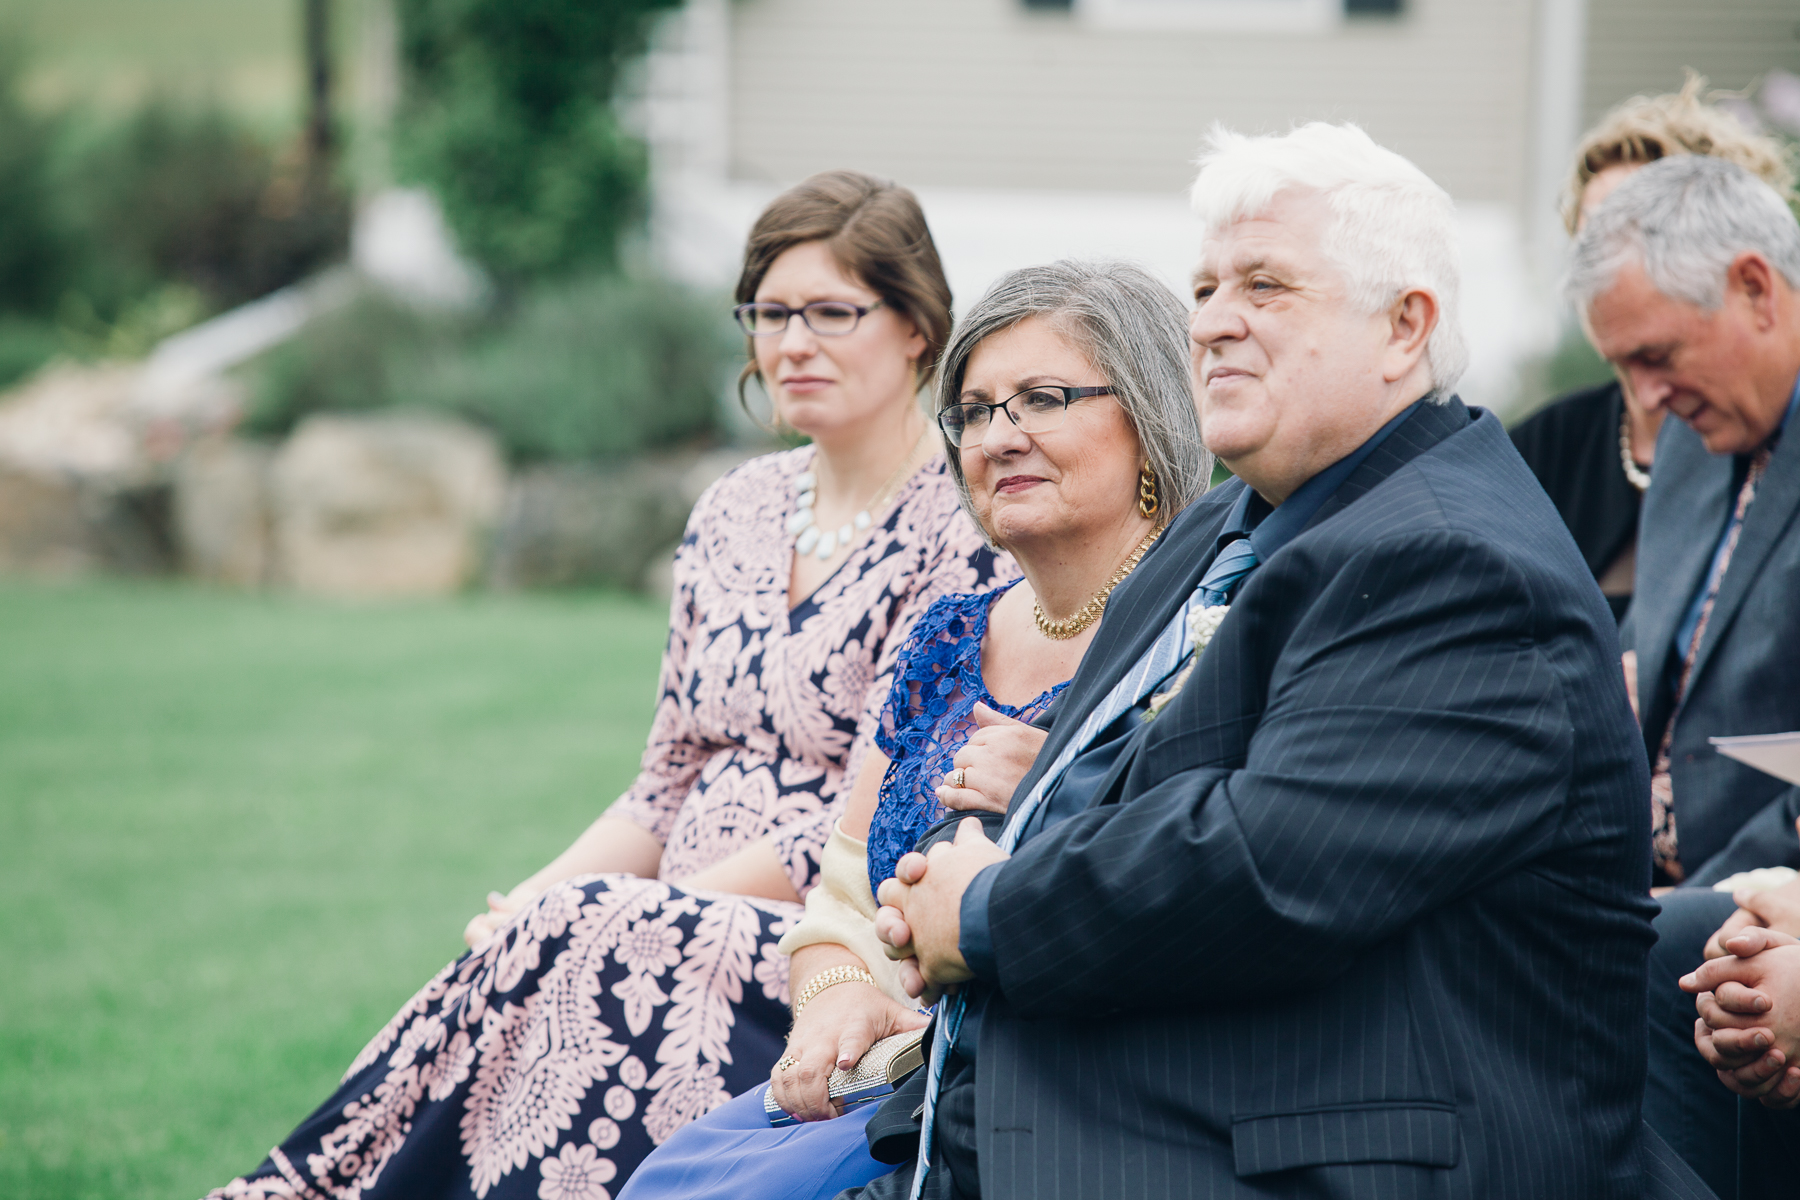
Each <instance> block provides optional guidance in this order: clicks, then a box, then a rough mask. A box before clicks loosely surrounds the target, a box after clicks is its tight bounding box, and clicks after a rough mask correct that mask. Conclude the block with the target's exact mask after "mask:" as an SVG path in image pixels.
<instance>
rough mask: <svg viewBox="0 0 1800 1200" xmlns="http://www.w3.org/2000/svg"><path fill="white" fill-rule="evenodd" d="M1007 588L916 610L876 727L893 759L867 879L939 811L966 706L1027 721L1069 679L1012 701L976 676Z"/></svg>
mask: <svg viewBox="0 0 1800 1200" xmlns="http://www.w3.org/2000/svg"><path fill="white" fill-rule="evenodd" d="M1008 586H1009V587H1010V586H1011V585H1008ZM1006 590H1007V589H1006V588H996V589H995V590H993V591H991V592H983V593H979V594H976V595H955V596H944V597H942V598H940V599H939V600H938V601H937V602H936V603H934V604H933V605H932V606H931V608H930V609H929V610H927V611H926V613H925V615H924V616H922V617H920V618H919V623H918V625H916V626H915V627H914V629H913V636H912V639H911V641H909V642H908V644H907V646H906V649H905V651H904V652H903V653H902V655H901V657H900V662H899V665H898V667H897V668H896V670H895V672H894V687H893V691H892V692H891V693H890V695H889V698H888V707H887V710H886V712H884V713H883V715H882V727H881V730H880V732H879V733H877V734H876V744H877V745H879V746H880V747H881V751H882V753H883V754H886V755H887V756H888V758H890V759H891V760H893V761H892V763H891V765H890V766H889V767H888V770H887V774H886V775H885V776H884V777H883V778H882V781H881V797H880V800H879V801H878V802H877V804H876V807H875V817H874V819H873V821H872V823H871V824H870V826H869V886H870V887H872V888H874V889H876V890H877V891H879V890H880V887H881V881H882V880H884V879H886V878H888V877H889V876H890V875H892V874H893V873H894V864H896V863H898V862H899V861H900V856H901V855H903V854H905V853H907V852H908V851H909V850H911V849H912V848H913V846H914V845H915V844H916V843H917V842H918V840H919V836H920V835H921V834H923V833H924V832H925V831H926V830H927V829H929V828H930V827H931V826H932V825H933V824H934V823H935V822H936V821H937V820H938V819H939V818H941V817H942V816H943V806H942V805H940V804H939V803H938V798H937V786H938V783H939V782H940V781H941V780H942V779H943V777H944V775H945V773H946V772H948V771H949V770H950V760H951V759H953V758H955V757H956V752H957V751H958V750H959V749H961V748H962V745H963V743H964V742H966V741H968V740H969V735H970V734H972V733H974V731H975V721H974V718H972V717H971V716H970V715H969V714H970V712H971V711H972V710H973V709H974V707H975V705H976V703H977V702H978V701H979V702H980V703H983V704H986V705H987V706H988V707H990V708H993V709H994V710H996V711H998V712H1002V713H1005V714H1006V715H1007V716H1009V717H1014V718H1016V719H1018V720H1021V721H1029V720H1031V719H1032V718H1033V717H1035V716H1037V715H1038V714H1039V713H1041V712H1043V711H1044V709H1045V708H1047V707H1049V705H1050V702H1051V701H1052V700H1054V699H1055V698H1056V697H1057V695H1059V694H1060V693H1061V692H1062V690H1063V689H1064V688H1065V687H1067V686H1068V684H1067V683H1066V682H1064V683H1059V684H1057V685H1056V686H1055V687H1053V688H1051V689H1050V690H1049V691H1047V692H1045V693H1044V694H1043V695H1041V696H1038V697H1037V698H1035V699H1033V700H1032V701H1031V702H1030V703H1027V704H1022V705H1019V706H1017V707H1014V706H1011V705H1006V704H1001V703H999V702H997V701H996V700H995V699H994V698H993V696H991V695H990V694H989V693H988V690H987V687H986V685H985V684H984V683H983V682H982V679H981V643H982V639H983V638H984V637H986V636H987V620H988V612H989V610H990V609H991V608H992V607H993V604H994V601H995V600H997V599H999V598H1000V596H1001V595H1002V594H1004V593H1005V591H1006Z"/></svg>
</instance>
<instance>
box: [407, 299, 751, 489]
mask: <svg viewBox="0 0 1800 1200" xmlns="http://www.w3.org/2000/svg"><path fill="white" fill-rule="evenodd" d="M723 314H724V305H723V302H722V301H721V302H720V303H718V304H710V303H706V302H704V301H702V300H701V299H700V298H699V297H696V296H695V295H694V294H693V293H691V292H689V291H686V290H685V289H682V288H678V287H676V286H674V285H672V284H668V283H651V282H639V281H633V280H628V279H622V278H618V277H610V278H602V279H590V280H583V281H579V282H573V283H569V284H561V285H554V286H548V287H542V288H540V289H538V290H537V291H535V292H533V293H532V294H530V295H528V296H527V297H525V299H524V301H523V303H521V305H520V306H519V308H518V310H517V312H516V313H515V314H514V315H513V316H512V318H511V319H510V320H509V321H508V322H507V323H506V324H505V325H504V326H503V327H501V328H500V329H497V330H495V331H494V332H493V333H491V334H490V335H488V336H487V337H484V338H481V339H478V340H476V341H475V342H474V343H473V344H472V345H470V346H469V347H468V348H467V349H466V350H465V349H461V348H458V349H456V350H454V351H451V352H449V353H444V352H442V351H440V352H439V353H438V355H437V356H436V357H434V358H433V360H432V361H431V362H430V364H429V366H428V367H427V369H425V370H423V371H421V372H420V373H419V374H418V375H417V376H415V377H412V378H410V379H408V380H406V381H405V383H404V384H403V386H402V387H401V388H400V389H399V396H400V399H401V400H402V402H407V401H411V402H413V403H428V404H436V405H438V406H441V407H444V408H447V409H450V410H451V411H454V412H458V413H461V414H462V415H464V416H467V417H469V418H471V419H473V420H475V421H478V422H480V423H481V424H484V425H487V426H488V427H489V428H491V429H493V430H494V431H495V433H496V434H498V435H499V437H500V439H501V441H502V442H503V443H504V444H505V445H506V448H507V451H508V453H509V454H510V455H511V456H512V457H513V458H514V459H517V460H520V461H532V460H541V459H563V460H569V459H591V458H604V457H609V456H614V455H623V454H630V453H633V452H636V451H638V450H643V449H647V448H652V447H656V446H666V445H670V444H673V443H675V442H679V441H682V440H685V439H687V438H691V437H694V436H697V435H701V434H706V433H710V432H712V431H713V429H714V428H715V423H716V420H717V415H718V414H717V404H718V395H719V385H720V380H721V377H722V374H723V371H724V365H725V363H726V362H728V361H729V359H730V355H731V354H732V351H733V349H734V345H733V343H734V341H735V339H733V338H732V337H731V336H730V334H729V332H728V330H727V328H726V321H725V320H724V319H723Z"/></svg>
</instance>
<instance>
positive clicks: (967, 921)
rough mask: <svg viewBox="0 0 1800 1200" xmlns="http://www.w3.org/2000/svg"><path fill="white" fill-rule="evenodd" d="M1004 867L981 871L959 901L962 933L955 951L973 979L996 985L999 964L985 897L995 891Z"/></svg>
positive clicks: (996, 864) (992, 866) (999, 864)
mask: <svg viewBox="0 0 1800 1200" xmlns="http://www.w3.org/2000/svg"><path fill="white" fill-rule="evenodd" d="M1005 865H1006V864H1005V863H990V864H988V865H987V866H985V867H983V868H982V869H981V872H980V873H979V874H977V875H976V876H975V878H974V879H972V880H970V881H969V887H968V890H967V891H965V892H963V898H962V915H961V919H962V933H961V935H960V936H959V937H958V939H957V949H959V950H961V951H962V956H963V962H965V963H967V964H968V966H969V970H971V971H973V972H974V973H975V977H976V978H977V979H984V980H986V981H988V982H989V983H996V982H998V981H999V979H1000V964H999V962H998V961H997V960H996V959H995V957H994V935H993V931H992V930H991V929H990V928H989V927H988V895H989V894H990V893H991V892H992V891H993V890H994V880H995V879H998V878H999V872H1000V868H1001V867H1004V866H1005Z"/></svg>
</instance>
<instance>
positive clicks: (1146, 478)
mask: <svg viewBox="0 0 1800 1200" xmlns="http://www.w3.org/2000/svg"><path fill="white" fill-rule="evenodd" d="M1138 511H1139V512H1141V513H1143V514H1144V515H1145V516H1146V517H1154V516H1155V515H1156V514H1157V513H1158V512H1161V511H1162V498H1161V497H1160V496H1158V495H1157V494H1156V472H1155V471H1153V470H1151V469H1150V464H1149V463H1147V462H1146V463H1145V464H1144V469H1143V470H1141V471H1139V472H1138Z"/></svg>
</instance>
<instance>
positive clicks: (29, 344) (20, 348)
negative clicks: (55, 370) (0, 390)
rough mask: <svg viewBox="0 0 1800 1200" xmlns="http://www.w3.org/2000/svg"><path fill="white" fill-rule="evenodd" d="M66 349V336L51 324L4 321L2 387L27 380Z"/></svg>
mask: <svg viewBox="0 0 1800 1200" xmlns="http://www.w3.org/2000/svg"><path fill="white" fill-rule="evenodd" d="M62 349H63V339H62V335H61V333H60V332H59V331H58V330H57V328H56V326H54V325H52V324H50V323H49V322H48V321H38V320H33V319H31V318H29V317H0V387H9V386H11V385H12V384H14V383H16V382H18V381H19V380H20V379H23V378H24V377H25V376H27V375H29V374H31V373H32V372H33V371H35V370H37V369H38V368H39V367H41V366H43V365H44V364H45V363H47V362H49V361H50V360H51V359H52V358H55V357H56V356H57V355H58V354H59V353H61V352H62Z"/></svg>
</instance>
